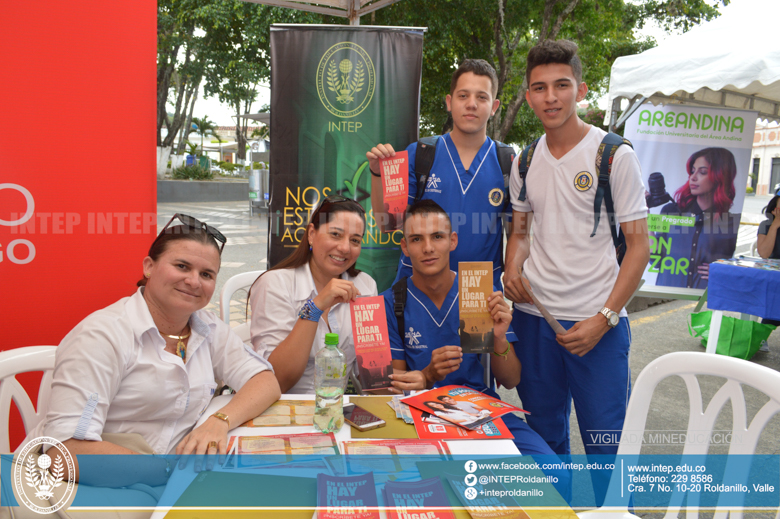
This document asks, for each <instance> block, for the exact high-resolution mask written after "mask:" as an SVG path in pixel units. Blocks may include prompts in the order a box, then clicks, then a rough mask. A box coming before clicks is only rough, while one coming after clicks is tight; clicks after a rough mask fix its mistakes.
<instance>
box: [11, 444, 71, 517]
mask: <svg viewBox="0 0 780 519" xmlns="http://www.w3.org/2000/svg"><path fill="white" fill-rule="evenodd" d="M47 445H48V446H49V447H57V449H58V450H59V452H58V453H56V454H55V451H52V450H49V451H48V452H49V453H48V454H41V455H37V453H38V452H39V451H40V450H41V447H43V446H47ZM66 468H67V474H68V475H69V476H68V479H67V480H66V478H65V473H66V470H65V469H66ZM74 473H75V471H74V464H73V457H72V456H71V454H70V452H68V449H67V448H65V446H64V445H63V444H62V443H60V442H59V441H57V440H56V439H54V438H51V437H49V436H41V437H40V438H35V439H33V440H30V441H29V442H28V443H27V445H25V446H24V448H23V449H22V450H21V452H20V453H19V457H18V458H17V462H16V464H15V465H14V470H13V480H14V487H15V488H16V493H17V495H18V496H19V498H20V500H21V501H22V503H23V504H24V506H26V507H27V508H29V509H30V510H32V511H33V512H36V513H38V514H51V513H53V512H56V511H57V510H59V509H60V508H62V507H63V506H65V505H66V504H67V502H68V500H69V499H70V497H71V495H72V494H73V491H74V490H75V482H74V481H73V479H72V478H73V474H74ZM62 485H65V489H64V491H63V493H62V496H61V497H60V499H59V500H57V501H56V502H54V503H52V498H53V497H54V493H55V489H56V488H59V487H61V486H62Z"/></svg>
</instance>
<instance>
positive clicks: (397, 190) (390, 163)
mask: <svg viewBox="0 0 780 519" xmlns="http://www.w3.org/2000/svg"><path fill="white" fill-rule="evenodd" d="M379 171H380V173H381V174H382V191H383V195H384V201H385V213H387V214H389V215H390V218H391V220H390V226H391V227H392V228H393V229H400V228H401V224H402V222H403V216H404V211H406V206H407V205H409V152H407V151H406V150H404V151H396V152H395V156H393V157H389V158H386V159H380V160H379Z"/></svg>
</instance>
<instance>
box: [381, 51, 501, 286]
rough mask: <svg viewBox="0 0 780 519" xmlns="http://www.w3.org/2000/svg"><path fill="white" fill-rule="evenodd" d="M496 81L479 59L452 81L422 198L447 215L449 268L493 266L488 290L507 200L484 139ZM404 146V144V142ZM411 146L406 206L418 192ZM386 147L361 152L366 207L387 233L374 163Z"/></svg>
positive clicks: (403, 270)
mask: <svg viewBox="0 0 780 519" xmlns="http://www.w3.org/2000/svg"><path fill="white" fill-rule="evenodd" d="M497 90H498V78H497V76H496V71H495V70H494V69H493V67H492V66H490V64H489V63H488V62H486V61H485V60H481V59H467V60H464V61H463V63H462V64H461V65H460V67H458V70H457V71H455V73H454V74H453V76H452V82H451V84H450V94H449V95H448V96H447V98H446V102H447V111H449V112H450V113H451V114H452V124H453V128H452V131H451V132H450V133H447V134H445V135H442V136H441V137H440V138H439V139H438V140H437V141H436V153H435V158H434V161H433V165H432V166H431V170H430V175H429V177H428V180H427V185H426V186H425V188H424V195H423V197H422V198H423V199H428V200H433V201H435V202H436V203H438V204H439V205H440V206H441V207H443V208H444V210H445V211H446V212H447V213H448V214H449V215H450V217H451V219H452V225H453V231H454V232H456V233H458V235H459V236H460V241H461V244H462V246H461V247H460V248H458V249H456V250H455V251H453V253H452V255H451V257H450V260H451V262H452V264H453V265H457V264H458V262H460V261H491V262H493V269H494V270H493V273H494V276H493V277H494V283H493V284H494V285H496V286H498V287H500V286H501V254H502V237H501V233H502V222H501V216H502V215H503V214H505V213H506V211H507V209H508V207H507V197H506V193H505V187H504V176H503V174H502V172H501V166H500V164H499V161H498V154H497V145H496V143H495V142H494V141H493V140H492V139H490V138H488V137H487V133H486V131H487V130H486V128H487V122H488V119H490V117H491V116H492V115H493V114H494V113H495V112H496V110H497V109H498V106H499V104H500V102H499V100H498V99H496V92H497ZM404 144H405V143H404ZM417 145H418V144H417V143H416V142H415V143H412V144H411V145H409V147H408V148H407V151H408V152H409V203H410V204H411V203H413V202H414V200H415V197H416V195H417V192H418V189H420V187H421V186H417V178H416V176H415V169H414V168H415V155H416V152H417ZM394 154H395V150H394V148H393V146H392V145H391V144H377V145H376V146H375V147H374V148H372V149H371V151H369V152H367V153H366V157H367V158H368V161H369V167H370V168H371V174H372V175H373V176H372V179H371V207H372V208H373V211H374V218H376V220H377V222H379V224H380V227H381V228H382V230H387V229H388V227H387V225H386V222H390V216H389V215H387V213H386V212H385V209H384V207H385V204H384V200H383V190H382V182H381V177H380V174H379V159H382V158H387V157H392V156H393V155H394ZM411 268H412V266H411V263H410V261H409V257H408V256H406V255H403V256H401V260H400V263H399V266H398V276H397V277H396V281H398V280H399V279H400V278H402V277H405V276H410V275H411Z"/></svg>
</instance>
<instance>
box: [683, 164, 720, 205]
mask: <svg viewBox="0 0 780 519" xmlns="http://www.w3.org/2000/svg"><path fill="white" fill-rule="evenodd" d="M688 186H689V187H690V188H691V194H692V195H694V196H701V195H706V194H707V193H710V192H712V191H714V190H715V182H714V181H713V178H712V171H711V170H710V163H709V161H708V160H707V159H705V158H704V157H699V158H698V159H696V161H695V162H694V163H693V171H691V173H690V176H689V177H688Z"/></svg>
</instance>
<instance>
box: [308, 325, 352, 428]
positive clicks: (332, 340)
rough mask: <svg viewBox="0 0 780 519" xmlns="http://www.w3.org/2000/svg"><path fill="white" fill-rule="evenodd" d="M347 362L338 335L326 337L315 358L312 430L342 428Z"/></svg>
mask: <svg viewBox="0 0 780 519" xmlns="http://www.w3.org/2000/svg"><path fill="white" fill-rule="evenodd" d="M346 387H347V363H346V358H345V357H344V353H343V352H342V351H341V350H340V349H339V335H338V334H337V333H328V334H325V347H324V348H322V349H321V350H320V351H318V352H317V355H315V357H314V392H315V393H316V396H315V398H314V406H315V407H314V428H315V429H317V430H318V431H322V432H324V433H329V432H336V431H338V430H339V429H341V426H342V425H344V409H343V400H344V389H345V388H346Z"/></svg>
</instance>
